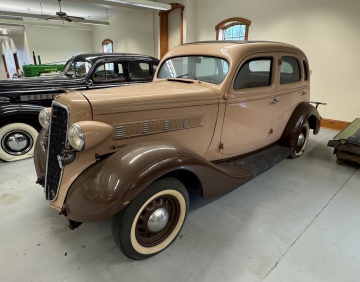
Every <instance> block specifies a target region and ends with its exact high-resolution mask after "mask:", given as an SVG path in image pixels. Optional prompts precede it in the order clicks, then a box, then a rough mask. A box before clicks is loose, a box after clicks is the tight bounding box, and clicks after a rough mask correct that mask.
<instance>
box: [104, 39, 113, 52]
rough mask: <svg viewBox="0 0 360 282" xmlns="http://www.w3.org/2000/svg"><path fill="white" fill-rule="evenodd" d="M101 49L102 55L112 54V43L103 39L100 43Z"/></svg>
mask: <svg viewBox="0 0 360 282" xmlns="http://www.w3.org/2000/svg"><path fill="white" fill-rule="evenodd" d="M102 48H103V51H104V53H112V52H113V41H112V40H111V39H105V40H104V41H103V42H102Z"/></svg>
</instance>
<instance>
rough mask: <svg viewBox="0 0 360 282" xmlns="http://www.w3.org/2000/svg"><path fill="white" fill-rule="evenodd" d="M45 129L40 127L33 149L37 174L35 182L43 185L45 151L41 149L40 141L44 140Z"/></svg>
mask: <svg viewBox="0 0 360 282" xmlns="http://www.w3.org/2000/svg"><path fill="white" fill-rule="evenodd" d="M45 135H46V129H44V128H43V129H41V131H40V132H39V135H38V137H37V139H36V142H35V149H34V165H35V171H36V175H37V182H36V183H39V184H40V185H41V186H43V187H44V185H45V173H46V154H47V152H46V151H44V150H43V148H42V146H41V144H40V143H41V142H44V141H45Z"/></svg>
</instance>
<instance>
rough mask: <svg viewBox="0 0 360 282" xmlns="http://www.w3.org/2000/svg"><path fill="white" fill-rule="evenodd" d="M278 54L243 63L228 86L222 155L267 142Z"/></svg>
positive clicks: (245, 151)
mask: <svg viewBox="0 0 360 282" xmlns="http://www.w3.org/2000/svg"><path fill="white" fill-rule="evenodd" d="M275 67H276V66H275V57H274V56H273V55H272V54H267V53H262V54H256V55H252V56H249V57H247V58H246V59H245V60H243V63H241V64H240V66H239V68H238V71H237V73H236V75H235V78H234V80H233V83H232V86H231V87H230V90H229V95H228V99H227V102H226V109H225V115H224V122H223V128H222V135H221V144H220V152H221V154H223V155H233V156H235V155H241V154H245V153H248V152H251V151H254V150H257V149H259V148H261V147H263V146H265V145H267V140H268V135H269V134H271V125H272V120H273V112H274V95H275V83H274V81H275Z"/></svg>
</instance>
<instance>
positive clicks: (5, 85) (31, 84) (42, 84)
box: [0, 75, 84, 94]
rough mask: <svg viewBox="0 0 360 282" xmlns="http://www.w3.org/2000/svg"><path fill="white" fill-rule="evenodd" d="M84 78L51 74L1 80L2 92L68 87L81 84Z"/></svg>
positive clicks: (0, 90) (0, 88) (0, 89)
mask: <svg viewBox="0 0 360 282" xmlns="http://www.w3.org/2000/svg"><path fill="white" fill-rule="evenodd" d="M83 80H84V79H74V78H71V77H68V76H66V75H51V76H38V77H26V78H14V79H6V80H0V94H1V93H4V94H5V93H13V92H18V93H19V92H23V91H30V90H34V89H43V88H58V87H62V88H64V87H65V88H66V87H71V86H73V85H77V84H79V82H81V81H83Z"/></svg>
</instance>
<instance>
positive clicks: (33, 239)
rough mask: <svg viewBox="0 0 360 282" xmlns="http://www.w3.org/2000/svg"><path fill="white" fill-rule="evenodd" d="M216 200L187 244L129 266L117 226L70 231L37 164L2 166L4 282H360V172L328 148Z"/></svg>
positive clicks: (196, 201) (204, 205) (186, 234)
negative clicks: (40, 181) (41, 182)
mask: <svg viewBox="0 0 360 282" xmlns="http://www.w3.org/2000/svg"><path fill="white" fill-rule="evenodd" d="M336 133H337V132H336V131H332V130H326V129H322V131H321V132H320V134H319V135H317V136H311V139H310V141H309V144H308V148H307V151H306V153H305V155H304V156H303V157H301V158H299V159H296V160H288V159H287V160H284V161H283V162H281V163H280V164H278V165H277V166H275V167H274V168H272V169H271V170H269V171H267V172H265V173H263V174H262V175H260V176H259V177H257V178H256V179H254V180H252V181H251V182H249V183H247V184H246V185H244V186H242V187H240V188H239V189H237V190H235V191H233V192H231V193H229V194H227V195H225V196H223V197H221V198H217V199H215V200H210V201H205V200H202V199H201V198H199V197H195V196H192V197H191V203H190V205H191V211H190V213H189V215H188V218H187V221H186V223H185V226H184V228H183V230H182V231H181V233H180V236H179V238H178V239H177V240H176V241H175V242H174V244H173V245H171V246H170V247H169V248H168V249H166V250H165V251H164V252H162V253H160V254H158V255H157V256H154V257H152V258H150V259H148V260H145V261H132V260H129V259H127V258H126V257H125V256H124V255H123V254H122V253H121V252H120V251H119V250H118V249H117V248H116V247H115V244H114V242H113V240H112V235H111V230H110V224H111V221H110V220H107V221H103V222H98V223H88V224H83V225H82V226H81V227H80V228H79V229H77V230H74V231H71V230H69V229H68V227H67V222H66V220H65V218H64V217H62V216H59V215H57V213H56V211H55V210H53V209H51V208H50V207H49V206H48V203H47V202H46V201H45V200H44V195H43V190H42V188H41V187H40V186H38V185H36V184H35V180H36V177H35V171H34V168H33V160H32V159H27V160H23V161H19V162H14V163H1V162H0V254H1V255H0V280H1V281H143V280H146V281H172V282H175V281H269V282H270V281H276V282H279V281H286V282H287V281H291V282H294V281H307V282H308V281H326V282H330V281H337V282H338V281H342V282H343V281H360V240H359V239H360V235H359V234H360V185H359V183H360V170H359V169H358V166H356V165H349V164H347V165H343V166H339V165H337V164H336V162H335V157H334V156H333V155H332V149H331V148H328V147H327V146H326V144H327V141H328V140H329V139H331V138H332V137H333V136H335V134H336Z"/></svg>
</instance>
